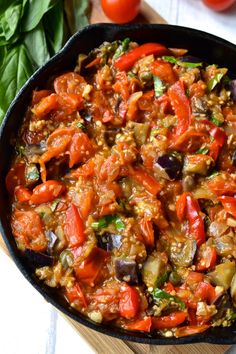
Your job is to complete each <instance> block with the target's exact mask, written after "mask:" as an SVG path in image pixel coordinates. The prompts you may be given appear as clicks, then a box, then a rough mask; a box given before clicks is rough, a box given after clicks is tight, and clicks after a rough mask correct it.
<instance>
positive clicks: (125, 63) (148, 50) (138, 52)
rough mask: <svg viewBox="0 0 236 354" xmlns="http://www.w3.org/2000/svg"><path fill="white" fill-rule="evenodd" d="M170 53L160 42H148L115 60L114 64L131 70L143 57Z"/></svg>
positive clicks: (118, 67)
mask: <svg viewBox="0 0 236 354" xmlns="http://www.w3.org/2000/svg"><path fill="white" fill-rule="evenodd" d="M168 53H169V50H168V49H167V48H166V47H164V46H163V45H161V44H159V43H146V44H143V45H140V46H139V47H136V48H134V49H133V50H131V51H130V52H128V53H126V54H124V55H122V56H121V57H119V58H118V59H117V60H116V61H115V63H114V66H115V68H116V69H118V70H120V71H127V70H130V69H131V68H132V67H133V66H134V64H135V62H136V61H137V60H139V59H141V58H142V57H145V56H147V55H150V54H154V55H158V56H161V55H165V54H168Z"/></svg>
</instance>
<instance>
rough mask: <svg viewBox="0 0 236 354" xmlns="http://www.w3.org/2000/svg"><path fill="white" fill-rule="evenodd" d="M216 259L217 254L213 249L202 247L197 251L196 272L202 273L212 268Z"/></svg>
mask: <svg viewBox="0 0 236 354" xmlns="http://www.w3.org/2000/svg"><path fill="white" fill-rule="evenodd" d="M203 246H204V247H203ZM216 258H217V253H216V250H215V248H214V247H211V246H206V245H202V246H201V247H200V249H199V250H198V256H197V264H196V270H199V271H203V270H207V269H209V268H212V267H214V266H215V264H216Z"/></svg>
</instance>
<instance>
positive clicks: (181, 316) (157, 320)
mask: <svg viewBox="0 0 236 354" xmlns="http://www.w3.org/2000/svg"><path fill="white" fill-rule="evenodd" d="M186 318H187V312H184V311H177V312H173V313H171V314H170V315H168V316H162V317H153V319H152V328H154V329H165V328H173V327H177V326H178V325H180V324H181V323H183V322H184V321H185V320H186Z"/></svg>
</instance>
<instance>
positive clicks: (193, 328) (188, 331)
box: [175, 325, 210, 337]
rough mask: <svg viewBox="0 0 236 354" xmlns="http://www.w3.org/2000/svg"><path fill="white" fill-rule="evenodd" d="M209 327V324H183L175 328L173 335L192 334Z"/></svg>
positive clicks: (185, 335) (184, 335) (183, 335)
mask: <svg viewBox="0 0 236 354" xmlns="http://www.w3.org/2000/svg"><path fill="white" fill-rule="evenodd" d="M209 327H210V326H209V325H199V326H198V325H195V326H194V325H193V326H184V327H180V328H177V330H176V332H175V335H176V337H187V336H193V335H194V334H198V333H202V332H205V331H206V330H207V329H208V328H209Z"/></svg>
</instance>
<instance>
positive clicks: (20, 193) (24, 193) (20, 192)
mask: <svg viewBox="0 0 236 354" xmlns="http://www.w3.org/2000/svg"><path fill="white" fill-rule="evenodd" d="M31 195H32V192H31V191H30V190H29V189H27V188H25V187H23V186H18V187H16V188H15V197H16V199H17V200H18V202H20V203H26V202H28V201H29V200H30V198H31Z"/></svg>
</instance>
